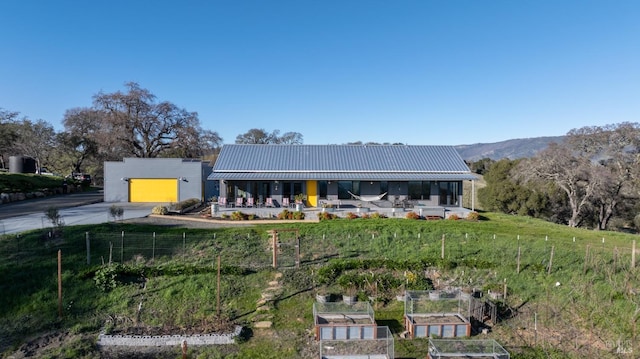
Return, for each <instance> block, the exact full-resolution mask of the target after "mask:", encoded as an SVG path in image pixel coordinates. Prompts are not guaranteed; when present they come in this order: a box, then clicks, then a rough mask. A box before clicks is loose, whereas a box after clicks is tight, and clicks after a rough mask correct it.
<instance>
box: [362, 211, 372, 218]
mask: <svg viewBox="0 0 640 359" xmlns="http://www.w3.org/2000/svg"><path fill="white" fill-rule="evenodd" d="M360 218H363V219H368V218H371V215H370V214H369V213H366V212H365V213H363V214H362V216H360Z"/></svg>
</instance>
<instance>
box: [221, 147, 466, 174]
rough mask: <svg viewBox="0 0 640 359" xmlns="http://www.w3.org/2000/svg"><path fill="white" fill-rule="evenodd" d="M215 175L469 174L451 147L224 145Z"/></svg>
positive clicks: (460, 158) (458, 155)
mask: <svg viewBox="0 0 640 359" xmlns="http://www.w3.org/2000/svg"><path fill="white" fill-rule="evenodd" d="M216 172H249V173H251V172H254V173H255V172H371V173H375V172H391V173H393V172H398V173H400V172H402V173H412V172H413V173H418V172H420V173H470V171H469V167H467V165H466V164H465V163H464V161H463V160H462V157H460V154H458V152H457V151H456V149H455V148H454V147H452V146H405V145H236V144H233V145H225V146H223V147H222V150H221V151H220V155H219V156H218V160H217V161H216V163H215V165H214V167H213V173H214V174H215V173H216Z"/></svg>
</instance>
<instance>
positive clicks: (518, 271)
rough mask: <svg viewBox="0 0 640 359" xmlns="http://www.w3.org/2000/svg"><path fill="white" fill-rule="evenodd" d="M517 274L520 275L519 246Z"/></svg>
mask: <svg viewBox="0 0 640 359" xmlns="http://www.w3.org/2000/svg"><path fill="white" fill-rule="evenodd" d="M516 273H518V274H520V246H518V265H517V267H516Z"/></svg>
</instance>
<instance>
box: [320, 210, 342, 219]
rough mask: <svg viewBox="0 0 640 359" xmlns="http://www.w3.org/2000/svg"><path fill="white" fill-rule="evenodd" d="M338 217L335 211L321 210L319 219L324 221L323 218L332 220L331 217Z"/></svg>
mask: <svg viewBox="0 0 640 359" xmlns="http://www.w3.org/2000/svg"><path fill="white" fill-rule="evenodd" d="M336 218H338V216H337V215H335V214H333V213H329V212H320V213H318V219H319V220H321V221H323V220H330V219H336Z"/></svg>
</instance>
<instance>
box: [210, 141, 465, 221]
mask: <svg viewBox="0 0 640 359" xmlns="http://www.w3.org/2000/svg"><path fill="white" fill-rule="evenodd" d="M208 179H209V180H211V181H214V182H217V183H218V184H219V189H220V197H224V198H225V199H226V201H227V202H228V203H235V202H236V201H237V199H238V198H240V200H244V201H246V200H247V199H249V198H251V199H252V200H251V201H252V202H253V203H257V204H265V203H267V202H268V203H269V204H270V205H273V206H276V207H281V206H285V207H286V206H287V205H288V204H290V203H293V202H294V201H295V200H296V195H299V194H303V195H304V196H305V197H306V199H305V203H304V205H305V206H308V207H320V206H321V205H323V204H325V203H328V204H337V205H340V204H341V203H344V202H349V201H359V202H371V203H373V204H375V205H376V206H378V207H395V206H403V207H404V206H421V207H424V209H425V211H427V210H428V209H430V208H434V207H438V208H443V207H444V208H456V207H458V208H461V207H462V196H463V191H462V183H463V181H471V183H472V184H473V183H474V181H475V180H476V177H475V175H474V174H473V173H471V171H470V170H469V167H468V166H467V165H466V163H465V162H464V161H463V159H462V158H461V157H460V155H459V154H458V152H457V151H456V149H455V148H454V147H453V146H406V145H250V144H249V145H247V144H233V145H225V146H223V148H222V150H221V152H220V154H219V157H218V159H217V161H216V163H215V165H214V166H213V170H212V172H211V174H210V175H209V177H208ZM473 206H474V205H473V204H472V207H473ZM472 210H473V208H472ZM440 213H441V212H440Z"/></svg>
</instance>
